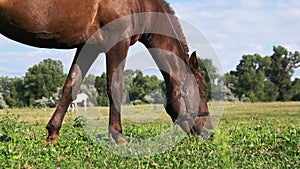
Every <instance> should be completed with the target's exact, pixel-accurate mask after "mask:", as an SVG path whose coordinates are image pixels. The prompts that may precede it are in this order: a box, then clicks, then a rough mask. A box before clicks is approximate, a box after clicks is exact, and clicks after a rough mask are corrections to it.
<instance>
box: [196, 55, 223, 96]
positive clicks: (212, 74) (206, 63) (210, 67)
mask: <svg viewBox="0 0 300 169" xmlns="http://www.w3.org/2000/svg"><path fill="white" fill-rule="evenodd" d="M198 70H199V71H200V73H201V75H202V76H203V77H204V79H205V88H206V91H207V93H208V99H212V94H213V93H212V92H216V91H215V90H216V87H217V86H218V85H220V84H219V82H220V79H221V76H220V75H219V74H218V69H217V67H216V66H215V65H214V64H213V62H212V60H211V59H207V58H204V59H200V58H198ZM213 90H214V91H213ZM214 95H216V93H214Z"/></svg>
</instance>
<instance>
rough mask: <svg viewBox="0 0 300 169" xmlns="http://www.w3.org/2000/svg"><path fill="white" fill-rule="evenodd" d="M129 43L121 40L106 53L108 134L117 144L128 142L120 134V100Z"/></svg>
mask: <svg viewBox="0 0 300 169" xmlns="http://www.w3.org/2000/svg"><path fill="white" fill-rule="evenodd" d="M129 44H130V41H128V40H124V41H121V42H120V43H118V44H117V45H116V46H114V47H113V48H112V49H111V50H110V51H109V52H108V53H106V57H107V59H106V63H107V93H108V97H109V102H110V109H109V135H110V137H111V138H112V139H113V140H114V141H115V142H116V143H117V144H127V143H128V142H127V140H126V139H125V138H124V136H123V135H122V126H121V102H122V83H123V71H124V66H125V59H126V56H127V52H128V48H129Z"/></svg>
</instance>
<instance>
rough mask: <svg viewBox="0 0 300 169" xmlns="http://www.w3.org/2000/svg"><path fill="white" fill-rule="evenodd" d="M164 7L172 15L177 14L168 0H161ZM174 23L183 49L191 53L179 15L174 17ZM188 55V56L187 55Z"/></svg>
mask: <svg viewBox="0 0 300 169" xmlns="http://www.w3.org/2000/svg"><path fill="white" fill-rule="evenodd" d="M159 1H160V2H161V4H162V6H163V8H164V10H165V11H166V12H167V13H168V14H170V15H174V16H175V11H174V10H173V9H172V8H171V6H170V4H169V3H168V2H166V1H165V0H159ZM172 18H173V19H172V24H173V26H174V29H175V30H174V31H175V32H176V34H177V36H178V38H179V39H178V40H179V41H180V43H181V45H182V47H183V50H184V52H185V53H187V54H188V53H189V48H188V45H187V42H186V38H185V36H184V34H183V31H182V28H181V25H180V23H179V20H178V17H177V16H175V17H172ZM187 57H188V56H187Z"/></svg>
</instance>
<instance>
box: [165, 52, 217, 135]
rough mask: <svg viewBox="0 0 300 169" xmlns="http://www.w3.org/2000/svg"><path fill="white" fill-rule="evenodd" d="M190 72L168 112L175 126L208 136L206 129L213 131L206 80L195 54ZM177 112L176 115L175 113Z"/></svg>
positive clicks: (190, 62) (192, 56) (191, 61)
mask: <svg viewBox="0 0 300 169" xmlns="http://www.w3.org/2000/svg"><path fill="white" fill-rule="evenodd" d="M189 68H190V71H189V72H188V73H187V75H186V77H185V79H184V80H183V81H184V83H183V84H182V85H181V89H180V91H179V92H178V94H177V95H175V96H173V98H172V99H171V100H169V101H168V103H167V105H166V109H167V112H173V113H169V114H170V115H171V117H172V120H173V121H174V123H175V124H178V125H179V126H180V127H181V128H182V129H183V130H184V131H185V132H186V133H191V134H198V135H202V134H204V135H206V136H207V135H208V133H207V132H208V131H207V130H206V129H212V128H213V127H212V123H211V120H210V116H209V112H208V106H207V92H206V89H205V80H204V78H203V77H202V75H201V74H200V72H199V71H198V61H197V56H196V53H195V52H194V53H193V54H192V55H191V57H190V60H189ZM174 112H175V113H174Z"/></svg>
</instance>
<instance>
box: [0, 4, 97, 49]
mask: <svg viewBox="0 0 300 169" xmlns="http://www.w3.org/2000/svg"><path fill="white" fill-rule="evenodd" d="M98 2H99V0H85V1H79V0H22V1H20V0H0V21H1V27H0V31H1V34H3V35H4V36H7V37H8V38H10V39H13V40H16V41H19V42H21V43H25V44H28V45H32V46H37V47H50V48H72V47H74V46H76V45H78V44H82V43H84V42H86V41H87V40H88V39H89V38H90V36H91V35H92V34H94V33H95V32H96V31H97V30H98V29H99V28H100V21H99V18H98V5H99V3H98Z"/></svg>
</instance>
